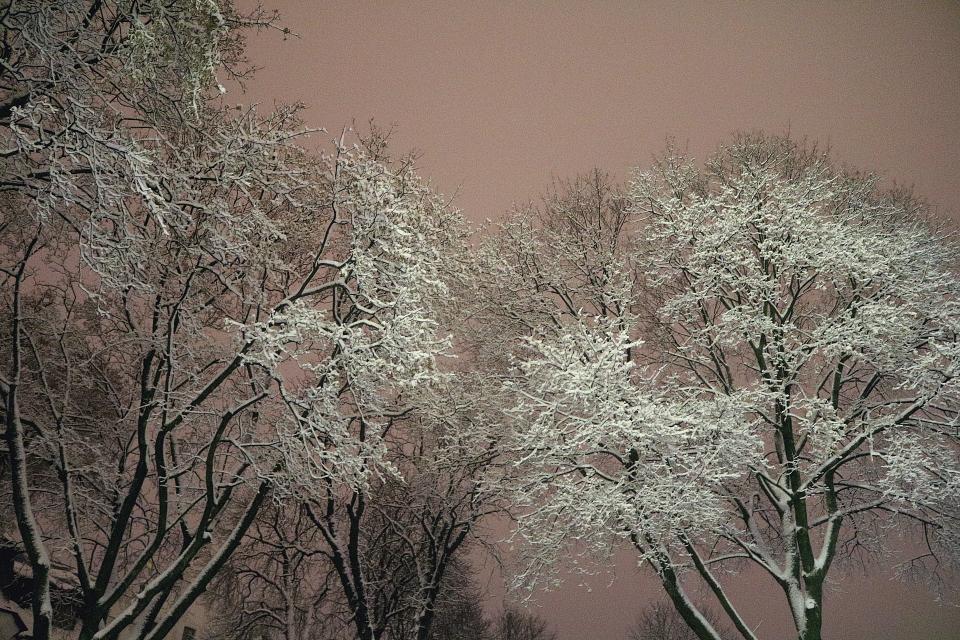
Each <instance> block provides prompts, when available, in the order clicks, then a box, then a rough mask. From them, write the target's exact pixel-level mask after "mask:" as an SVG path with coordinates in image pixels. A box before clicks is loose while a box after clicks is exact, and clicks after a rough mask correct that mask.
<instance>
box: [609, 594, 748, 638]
mask: <svg viewBox="0 0 960 640" xmlns="http://www.w3.org/2000/svg"><path fill="white" fill-rule="evenodd" d="M703 616H704V617H705V618H706V619H707V620H708V621H709V622H710V624H711V625H712V626H713V628H714V629H716V630H717V633H718V634H719V635H720V637H721V638H733V637H736V632H732V631H731V630H729V629H725V628H724V625H723V624H722V623H721V622H720V620H721V618H720V616H718V615H717V614H716V612H714V611H712V610H710V609H703ZM627 640H697V634H696V633H695V632H694V631H693V629H691V628H690V626H689V625H688V624H687V623H686V622H685V621H684V620H683V618H682V617H680V614H679V613H677V610H676V608H674V607H673V605H670V604H665V603H663V602H658V603H656V604H654V605H653V606H651V607H647V608H646V609H644V610H643V612H642V613H640V615H638V616H637V619H636V621H635V622H634V623H633V625H632V626H631V627H630V630H629V631H628V632H627Z"/></svg>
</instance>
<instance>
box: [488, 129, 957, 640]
mask: <svg viewBox="0 0 960 640" xmlns="http://www.w3.org/2000/svg"><path fill="white" fill-rule="evenodd" d="M955 257H956V252H955V249H954V247H953V246H952V245H951V242H950V240H949V238H948V237H947V235H946V234H944V233H943V232H941V231H939V230H938V228H937V227H936V225H935V224H933V223H932V221H931V219H930V218H929V216H928V215H927V210H926V209H925V207H923V205H922V204H921V203H919V202H918V201H917V200H916V199H914V198H913V197H911V196H910V194H908V193H905V192H903V191H899V190H893V191H890V190H884V189H882V188H881V187H880V184H879V180H878V178H876V177H875V176H872V175H865V174H858V173H853V172H849V171H844V170H840V169H838V168H836V167H835V166H834V165H833V164H831V162H830V160H829V158H828V156H827V154H825V153H822V152H820V151H818V150H817V149H815V148H811V147H806V146H804V145H801V144H798V143H795V142H793V141H791V140H789V139H785V138H778V137H768V136H764V135H743V136H738V137H736V138H735V139H734V140H733V142H731V143H730V144H728V145H725V146H723V147H721V149H720V150H719V151H718V152H717V153H716V154H714V155H713V156H712V157H711V158H710V159H709V161H708V162H707V163H706V164H705V166H703V167H700V166H697V165H696V164H694V163H693V162H692V161H690V160H688V159H686V158H684V157H683V156H682V155H681V154H679V153H676V152H675V151H673V150H670V151H668V152H667V154H666V155H665V156H664V157H662V158H661V159H659V160H658V161H657V162H656V164H655V165H654V167H653V169H651V170H649V171H645V172H638V173H637V174H636V175H635V176H634V178H633V180H632V181H631V183H630V185H629V188H628V189H627V190H625V191H623V192H618V191H617V190H616V189H614V188H612V187H610V186H609V182H608V181H606V180H604V179H603V176H602V175H600V174H595V175H593V176H591V177H589V178H586V179H581V180H578V181H576V182H573V183H571V184H569V185H567V186H565V187H564V188H562V189H560V190H558V191H557V192H556V193H555V194H554V195H553V196H551V197H548V198H547V200H546V201H545V203H544V205H543V206H542V207H540V208H535V209H533V210H526V211H520V212H519V213H518V214H517V215H515V216H513V217H511V218H510V219H508V221H507V222H506V223H504V225H503V226H502V228H501V232H500V234H499V237H498V238H497V239H496V240H494V241H491V243H490V245H489V247H488V249H487V252H486V260H487V264H488V271H489V272H490V273H491V274H493V275H492V276H491V277H490V278H488V280H487V282H486V283H485V284H484V285H482V286H483V287H484V290H485V293H486V295H487V296H488V297H489V299H490V300H492V301H495V302H494V303H493V304H491V305H490V307H489V309H488V313H489V317H490V318H491V321H493V322H500V323H502V326H511V327H514V328H515V329H516V331H515V333H514V335H515V336H516V339H515V341H514V342H513V344H512V345H511V346H509V347H506V348H507V349H510V350H511V352H512V356H513V358H514V362H515V366H514V368H513V369H512V370H508V372H507V373H506V374H505V375H506V377H505V379H506V384H507V386H508V388H510V389H512V390H513V392H514V393H515V401H514V402H513V404H512V406H510V407H509V408H508V410H507V414H508V415H509V416H510V418H511V419H512V420H513V422H514V425H515V427H516V428H515V433H516V440H515V444H514V450H515V454H514V455H515V456H516V458H515V459H516V464H518V465H522V466H523V467H524V468H526V469H528V470H529V473H528V474H527V479H526V481H525V482H522V483H519V484H518V487H517V488H518V491H517V492H516V499H517V500H518V505H519V506H518V509H519V510H520V516H519V518H520V532H521V533H522V534H523V535H524V536H525V538H526V540H527V542H529V545H528V547H527V549H528V554H529V556H530V557H529V563H528V564H527V567H528V569H527V572H526V573H521V576H520V577H521V578H524V577H527V578H533V579H537V578H539V577H541V576H542V575H543V574H544V573H545V571H547V570H548V569H549V567H550V566H551V565H553V564H556V559H557V557H558V553H569V551H567V550H568V549H570V545H567V544H564V543H566V542H574V543H576V544H577V545H578V546H577V548H580V549H584V548H586V549H591V548H593V549H596V550H598V551H601V552H609V550H610V549H611V548H612V543H613V541H616V540H622V541H624V542H625V543H628V544H630V545H631V546H632V547H633V548H634V549H635V550H636V552H637V557H638V560H639V561H641V562H644V563H646V564H647V565H648V566H649V567H651V568H652V569H653V571H654V572H655V574H656V575H657V576H658V578H659V580H660V581H661V583H662V586H663V588H664V590H665V593H666V595H667V596H668V597H669V599H670V600H671V602H672V603H673V605H674V606H675V608H676V610H677V612H678V613H679V615H680V616H681V617H682V619H683V620H684V621H685V623H686V624H687V625H688V626H690V628H691V629H692V630H693V631H694V633H695V634H696V637H698V638H702V639H704V640H719V637H720V634H719V632H718V630H717V628H716V627H715V625H713V624H711V622H710V620H709V619H708V618H707V616H705V615H704V613H703V610H702V609H701V607H699V606H698V605H697V604H695V603H694V601H693V600H692V599H691V597H690V595H689V594H690V593H691V589H694V588H698V587H699V588H702V589H705V590H706V591H707V592H708V593H710V594H711V596H712V598H713V599H715V601H716V602H717V604H718V605H719V608H720V611H721V612H722V615H723V618H724V621H725V622H729V624H730V626H732V627H733V628H734V629H736V632H737V633H738V634H739V635H740V636H742V637H744V638H746V639H747V640H755V638H757V635H756V634H755V632H754V630H753V627H752V626H751V624H750V621H749V620H748V619H746V618H745V617H744V615H742V613H741V610H740V609H739V608H738V603H736V602H734V600H733V598H732V597H731V596H730V594H729V591H728V589H727V588H726V586H727V581H728V580H729V579H730V576H731V574H733V573H735V572H736V571H737V570H738V569H740V568H742V567H743V566H744V565H751V566H754V567H756V568H758V569H759V570H760V573H761V575H763V576H765V577H766V579H769V580H770V581H771V583H772V584H773V585H775V587H776V588H777V589H779V590H781V591H782V593H783V596H784V598H785V601H786V603H787V605H788V606H789V609H790V611H791V613H792V616H793V621H794V623H795V627H796V633H797V635H798V637H799V638H801V639H802V640H814V639H819V638H820V637H821V629H822V624H823V620H824V611H825V604H826V603H825V590H824V586H825V583H826V580H827V578H828V575H830V571H831V569H832V568H833V567H834V566H835V563H836V561H837V560H838V559H840V558H844V557H849V555H850V554H868V555H869V554H872V553H874V552H879V551H880V550H882V549H883V548H884V547H885V546H886V544H887V543H888V542H889V540H890V533H891V530H892V529H894V528H896V530H897V531H900V532H904V531H914V532H915V540H916V541H917V542H918V544H920V545H922V547H923V551H922V553H920V554H919V555H918V556H917V557H913V558H911V559H910V560H909V561H908V562H909V563H910V564H912V565H913V566H917V565H918V564H923V565H924V566H925V568H927V569H929V570H930V572H931V575H935V574H936V572H937V571H938V570H940V569H942V568H943V567H944V564H949V563H950V562H952V558H954V557H955V553H956V551H957V541H958V537H957V533H958V528H957V526H958V519H957V518H958V512H957V505H958V504H960V465H958V431H957V426H958V420H960V418H958V413H957V411H958V404H957V401H958V397H957V391H958V381H957V373H958V371H960V369H958V367H960V343H958V329H960V306H958V302H960V301H958V292H960V290H958V282H957V278H956V275H955V267H956V263H955ZM558 550H559V551H558Z"/></svg>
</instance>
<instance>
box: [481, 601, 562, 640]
mask: <svg viewBox="0 0 960 640" xmlns="http://www.w3.org/2000/svg"><path fill="white" fill-rule="evenodd" d="M493 638H494V639H495V640H557V634H556V633H554V632H553V631H550V628H549V626H548V625H547V622H546V620H544V619H543V618H541V617H540V616H538V615H536V614H535V613H529V612H527V611H523V610H521V609H516V608H513V607H506V608H505V609H504V610H503V611H501V612H500V615H499V616H497V618H496V619H495V620H494V622H493Z"/></svg>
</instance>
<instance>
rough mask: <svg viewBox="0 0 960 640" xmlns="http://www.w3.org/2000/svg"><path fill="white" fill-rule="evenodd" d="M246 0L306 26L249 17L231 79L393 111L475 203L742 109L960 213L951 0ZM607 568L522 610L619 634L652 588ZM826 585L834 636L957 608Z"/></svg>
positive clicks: (328, 123) (712, 139) (958, 35)
mask: <svg viewBox="0 0 960 640" xmlns="http://www.w3.org/2000/svg"><path fill="white" fill-rule="evenodd" d="M262 2H263V4H264V5H265V6H266V7H267V8H277V9H279V10H280V12H281V14H282V17H283V21H284V23H285V24H286V25H288V26H289V27H290V28H291V29H292V30H293V31H295V32H296V33H298V34H299V36H300V37H299V38H288V39H286V40H284V39H283V38H282V37H281V36H280V35H279V34H278V33H276V32H271V33H266V34H263V35H261V36H257V37H254V38H252V39H251V42H250V45H251V46H250V51H249V53H250V57H251V59H252V61H253V62H255V63H256V64H257V65H258V66H260V67H262V70H261V71H260V72H259V74H258V75H257V77H256V79H255V80H254V81H253V82H252V83H251V84H250V86H249V92H248V94H247V95H246V96H242V97H241V96H236V98H234V96H228V99H236V100H237V101H238V102H240V101H242V102H251V101H256V102H261V103H263V104H264V105H265V106H266V105H272V103H273V102H274V101H278V102H294V101H302V102H304V103H305V104H306V105H307V106H308V109H307V111H306V112H305V117H306V120H307V124H308V125H310V126H315V127H326V128H327V129H328V130H329V131H330V132H331V133H333V132H339V130H340V129H341V127H342V126H344V125H349V124H350V123H351V121H353V120H354V119H355V120H356V121H357V122H358V123H360V124H362V125H363V124H365V123H366V121H367V120H368V119H370V118H375V119H376V121H377V122H378V123H379V124H380V125H384V126H387V125H391V124H395V125H396V126H397V130H396V134H395V136H394V139H393V140H394V141H393V148H394V150H395V151H397V152H402V151H407V150H410V149H412V148H416V149H418V150H420V151H421V152H422V154H423V156H422V159H421V162H420V167H421V173H422V174H423V175H424V176H425V177H427V178H429V179H430V180H431V181H432V182H433V183H434V185H435V186H436V187H437V189H439V190H440V191H442V192H443V193H445V194H447V195H454V194H456V199H455V203H456V204H457V205H458V206H459V207H460V208H462V209H463V210H464V212H465V214H466V215H467V217H468V218H470V219H472V220H482V219H484V218H496V217H499V216H501V215H503V213H504V212H505V211H507V210H508V209H509V208H510V207H511V206H512V205H513V204H514V203H518V202H520V203H522V202H526V201H529V200H535V199H536V198H537V197H538V195H539V194H540V193H541V192H542V191H543V190H544V188H545V187H546V186H547V185H548V184H549V182H550V180H551V178H552V177H554V176H557V177H570V176H573V175H576V174H577V173H582V172H585V171H588V170H590V169H591V168H593V167H600V168H603V169H606V170H608V171H609V172H610V173H611V174H613V175H614V176H615V177H618V178H622V177H624V176H626V175H627V174H628V170H629V168H631V167H635V166H638V165H639V166H646V165H648V164H649V162H650V158H651V156H652V155H653V154H655V153H658V152H660V151H661V150H662V149H663V147H664V144H665V141H666V140H667V138H669V137H672V138H675V139H676V140H677V141H678V142H679V143H680V144H681V145H685V146H687V147H688V149H689V151H690V153H691V154H692V155H693V156H695V157H697V158H698V159H702V158H703V156H704V155H705V153H706V152H708V151H709V150H711V149H713V148H714V147H715V146H716V145H717V143H718V142H720V141H722V140H723V139H725V138H727V137H729V135H730V133H731V132H733V131H736V130H750V129H764V130H766V131H768V132H772V133H785V132H787V131H789V132H790V133H791V134H792V135H794V136H795V137H808V138H811V139H815V140H818V141H820V142H822V143H828V144H830V145H831V146H832V148H833V150H834V155H835V156H836V158H838V159H839V160H840V161H841V162H843V163H845V164H849V165H851V166H854V167H857V168H861V169H867V170H873V171H877V172H880V173H881V174H882V175H884V176H885V177H886V178H888V179H889V180H891V181H896V182H897V183H901V184H906V185H914V186H915V187H916V191H917V193H918V194H919V195H921V196H923V197H925V198H926V199H927V200H928V201H929V202H931V203H932V204H933V205H934V206H936V207H937V208H938V209H939V211H941V212H942V213H943V214H944V215H948V216H951V217H953V218H954V219H957V217H958V216H960V160H958V157H957V156H958V150H960V149H958V143H960V2H956V1H945V2H915V1H911V2H877V1H872V2H843V3H841V2H763V3H761V2H759V1H754V2H739V3H721V2H710V3H701V2H677V1H673V2H646V1H636V2H606V3H604V2H596V3H585V2H532V1H531V2H509V3H508V2H502V3H495V2H472V3H459V2H452V1H446V2H436V3H426V2H376V3H366V2H332V1H326V0H325V1H323V2H320V1H315V0H282V1H280V0H262ZM329 137H330V136H329V135H327V136H321V139H322V140H327V139H329ZM616 572H617V579H616V580H615V581H614V582H613V583H612V585H611V586H609V587H608V586H607V585H608V583H609V582H610V580H611V577H610V576H605V577H602V578H598V579H595V580H593V581H592V586H593V589H592V591H590V592H587V591H586V590H584V589H580V588H578V587H577V586H576V585H577V583H578V582H579V579H575V580H572V582H571V584H570V586H568V587H565V588H564V589H562V590H561V591H560V592H559V593H556V594H550V595H546V596H542V597H540V598H539V601H540V603H541V605H542V606H541V607H540V608H539V609H538V612H539V613H540V614H541V615H543V616H544V617H546V618H548V619H549V620H550V621H551V623H552V624H553V625H554V626H555V627H556V628H557V629H558V630H559V631H560V634H561V640H579V639H583V640H587V639H591V640H592V639H594V638H596V639H597V640H620V639H621V638H622V637H623V632H624V629H625V628H626V626H627V625H628V623H629V622H630V620H631V619H632V617H633V615H634V614H633V612H634V611H635V610H636V609H637V608H638V607H639V606H642V605H643V603H644V602H645V601H646V600H647V599H648V598H650V597H656V596H657V591H656V589H655V588H654V587H653V585H652V583H651V582H650V581H649V580H648V579H644V578H643V577H642V576H639V575H637V571H636V569H634V568H633V567H632V565H631V563H630V561H629V556H628V555H624V556H623V558H622V559H621V562H619V563H618V565H617V567H616ZM771 588H772V585H770V584H767V583H763V582H762V581H752V580H745V581H742V583H741V584H740V585H739V587H738V591H737V593H738V596H739V597H740V598H744V599H756V603H755V604H754V605H753V606H752V607H750V608H749V609H750V610H751V612H752V613H751V616H752V618H753V619H754V620H755V621H757V622H760V621H762V623H761V627H760V632H761V635H762V636H765V637H771V638H776V637H787V635H786V633H787V629H788V625H787V624H786V623H785V620H784V618H783V616H784V613H785V612H784V610H783V604H782V602H781V600H782V596H778V594H776V593H773V592H772V590H771ZM836 589H837V592H836V593H835V594H831V595H830V596H828V598H827V604H826V608H827V612H826V615H827V617H828V622H827V625H826V626H827V632H826V636H827V637H828V638H834V639H837V640H868V639H869V640H901V639H902V640H907V639H909V640H957V638H960V632H957V631H956V630H957V629H960V609H958V608H957V607H955V606H954V607H946V608H940V607H938V606H937V605H936V604H934V603H933V597H932V595H931V594H930V593H929V592H926V591H924V590H922V589H921V588H919V587H915V586H909V585H903V584H901V583H896V582H892V581H890V579H889V574H872V577H864V576H863V575H861V574H858V575H854V576H852V577H848V578H845V579H843V580H841V581H839V582H838V584H837V585H836ZM494 593H495V594H496V593H497V590H496V589H494ZM494 597H496V596H494ZM779 629H782V630H783V631H782V633H783V634H784V635H782V636H778V634H777V633H771V632H772V631H774V630H779ZM764 631H765V632H766V633H765V634H764Z"/></svg>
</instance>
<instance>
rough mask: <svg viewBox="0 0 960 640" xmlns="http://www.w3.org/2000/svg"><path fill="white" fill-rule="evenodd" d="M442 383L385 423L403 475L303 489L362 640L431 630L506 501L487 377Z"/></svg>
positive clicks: (346, 614) (391, 458)
mask: <svg viewBox="0 0 960 640" xmlns="http://www.w3.org/2000/svg"><path fill="white" fill-rule="evenodd" d="M443 386H444V388H445V389H446V392H444V393H438V395H437V396H435V398H434V399H433V401H432V402H431V403H430V404H429V405H428V404H421V405H419V406H418V405H413V406H411V407H409V411H410V413H409V414H407V415H405V416H404V417H402V418H400V417H398V418H397V419H396V420H395V422H392V423H389V424H386V425H385V429H386V430H387V431H389V433H386V432H385V433H384V440H383V442H384V445H385V446H386V447H387V449H388V450H387V453H386V454H385V460H387V461H388V462H389V463H390V464H391V465H392V466H393V468H394V469H396V471H397V476H396V477H385V478H383V479H380V480H373V481H371V482H370V483H368V484H366V485H363V486H360V485H355V486H352V487H344V486H341V485H337V484H336V483H333V482H329V483H325V484H324V485H322V486H319V487H316V488H314V489H313V490H312V491H311V492H310V493H308V494H303V495H302V496H301V499H303V500H304V504H305V508H306V512H307V514H308V515H309V517H310V519H311V520H312V521H313V523H314V525H315V526H316V528H317V530H318V531H319V532H320V534H321V539H322V541H323V544H322V545H321V547H320V548H321V550H322V553H323V555H324V556H325V557H326V558H327V559H328V561H329V562H330V564H331V566H332V571H333V573H334V575H335V576H336V578H337V583H338V585H339V587H340V589H339V592H340V593H339V599H340V602H342V604H343V609H344V611H343V615H342V616H341V617H342V618H343V619H344V620H345V621H347V624H348V625H349V626H350V627H352V632H353V633H354V634H355V637H357V638H359V639H361V640H375V639H379V638H386V637H389V638H410V639H411V640H426V639H427V638H429V637H430V634H431V629H432V627H433V623H434V620H435V616H436V612H437V609H438V607H440V605H441V603H442V602H444V600H445V599H446V598H447V597H449V596H450V594H449V593H448V591H449V588H448V584H449V582H450V580H451V577H450V574H451V572H453V573H454V574H456V571H457V569H456V568H457V567H458V566H459V565H460V563H461V558H462V556H464V555H465V553H466V552H467V550H468V549H469V548H470V547H471V546H473V545H474V544H475V543H476V542H478V535H477V530H478V529H479V527H480V526H481V524H482V522H483V521H484V519H485V518H486V517H487V516H489V515H491V514H493V513H496V512H499V511H501V510H502V508H503V507H502V504H501V500H502V491H500V490H499V487H498V485H491V483H490V480H491V479H492V478H493V477H494V474H493V473H492V471H493V467H494V464H493V463H494V462H495V461H496V460H497V457H498V455H499V448H498V447H497V446H496V445H497V440H496V438H495V437H493V436H491V429H490V427H491V423H490V422H489V416H490V411H489V409H488V408H485V407H483V406H482V405H481V404H480V403H479V401H478V397H479V396H480V394H479V393H478V391H479V390H482V389H484V388H485V386H488V385H485V384H484V383H483V382H482V381H479V380H471V379H469V378H468V377H467V376H466V375H464V376H455V377H453V378H452V379H451V383H450V384H449V385H443ZM437 391H439V390H437ZM493 424H495V423H493ZM453 579H455V578H453Z"/></svg>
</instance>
